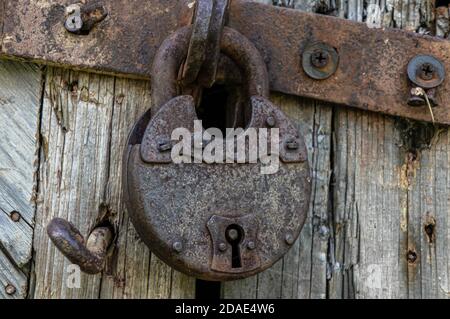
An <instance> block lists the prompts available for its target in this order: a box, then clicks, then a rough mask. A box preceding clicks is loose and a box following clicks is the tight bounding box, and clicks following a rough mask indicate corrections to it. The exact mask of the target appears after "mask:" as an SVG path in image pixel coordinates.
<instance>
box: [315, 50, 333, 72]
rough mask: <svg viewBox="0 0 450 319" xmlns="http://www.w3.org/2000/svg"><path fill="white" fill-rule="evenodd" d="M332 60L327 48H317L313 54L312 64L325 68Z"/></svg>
mask: <svg viewBox="0 0 450 319" xmlns="http://www.w3.org/2000/svg"><path fill="white" fill-rule="evenodd" d="M329 61H330V55H329V54H328V52H327V51H325V50H316V51H314V52H313V53H312V54H311V64H312V65H313V66H314V67H316V68H319V69H321V68H324V67H326V66H327V64H328V62H329Z"/></svg>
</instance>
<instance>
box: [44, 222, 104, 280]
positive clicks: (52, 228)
mask: <svg viewBox="0 0 450 319" xmlns="http://www.w3.org/2000/svg"><path fill="white" fill-rule="evenodd" d="M47 234H48V235H49V237H50V239H51V240H52V242H53V243H54V244H55V246H56V247H57V248H58V249H59V251H61V253H63V255H64V256H65V257H67V259H69V260H70V261H71V262H72V263H74V264H76V265H78V266H80V269H81V270H82V271H83V272H85V273H88V274H97V273H99V272H101V271H102V270H103V268H104V265H105V257H106V252H107V249H108V247H109V245H110V244H111V242H112V239H113V234H112V231H111V229H110V228H109V227H97V228H95V229H94V230H93V231H92V232H91V234H90V235H89V237H88V239H87V241H85V239H84V237H83V235H81V233H80V232H79V230H78V229H77V228H76V227H75V226H74V225H73V224H72V223H70V222H68V221H66V220H65V219H62V218H54V219H53V220H52V221H51V222H50V223H49V224H48V226H47Z"/></svg>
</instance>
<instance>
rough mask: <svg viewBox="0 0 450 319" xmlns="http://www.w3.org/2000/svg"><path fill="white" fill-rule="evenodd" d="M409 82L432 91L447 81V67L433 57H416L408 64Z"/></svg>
mask: <svg viewBox="0 0 450 319" xmlns="http://www.w3.org/2000/svg"><path fill="white" fill-rule="evenodd" d="M407 73H408V78H409V80H410V81H411V82H412V83H413V84H414V85H416V86H418V87H421V88H423V89H432V88H435V87H438V86H439V85H441V84H442V82H443V81H444V79H445V67H444V65H443V64H442V62H441V61H439V60H438V59H436V58H435V57H433V56H431V55H421V54H419V55H416V56H415V57H414V58H412V59H411V60H410V61H409V63H408V68H407Z"/></svg>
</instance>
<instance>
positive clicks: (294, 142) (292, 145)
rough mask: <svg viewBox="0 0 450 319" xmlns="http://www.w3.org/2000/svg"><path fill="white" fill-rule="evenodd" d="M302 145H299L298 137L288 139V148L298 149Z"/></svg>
mask: <svg viewBox="0 0 450 319" xmlns="http://www.w3.org/2000/svg"><path fill="white" fill-rule="evenodd" d="M299 147H300V146H299V145H298V141H297V140H296V139H289V140H287V141H286V148H287V149H288V150H298V148H299Z"/></svg>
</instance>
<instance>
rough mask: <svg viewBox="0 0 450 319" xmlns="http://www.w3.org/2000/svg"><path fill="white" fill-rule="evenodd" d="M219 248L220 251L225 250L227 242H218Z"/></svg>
mask: <svg viewBox="0 0 450 319" xmlns="http://www.w3.org/2000/svg"><path fill="white" fill-rule="evenodd" d="M219 250H220V251H226V250H227V244H225V243H220V244H219Z"/></svg>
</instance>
